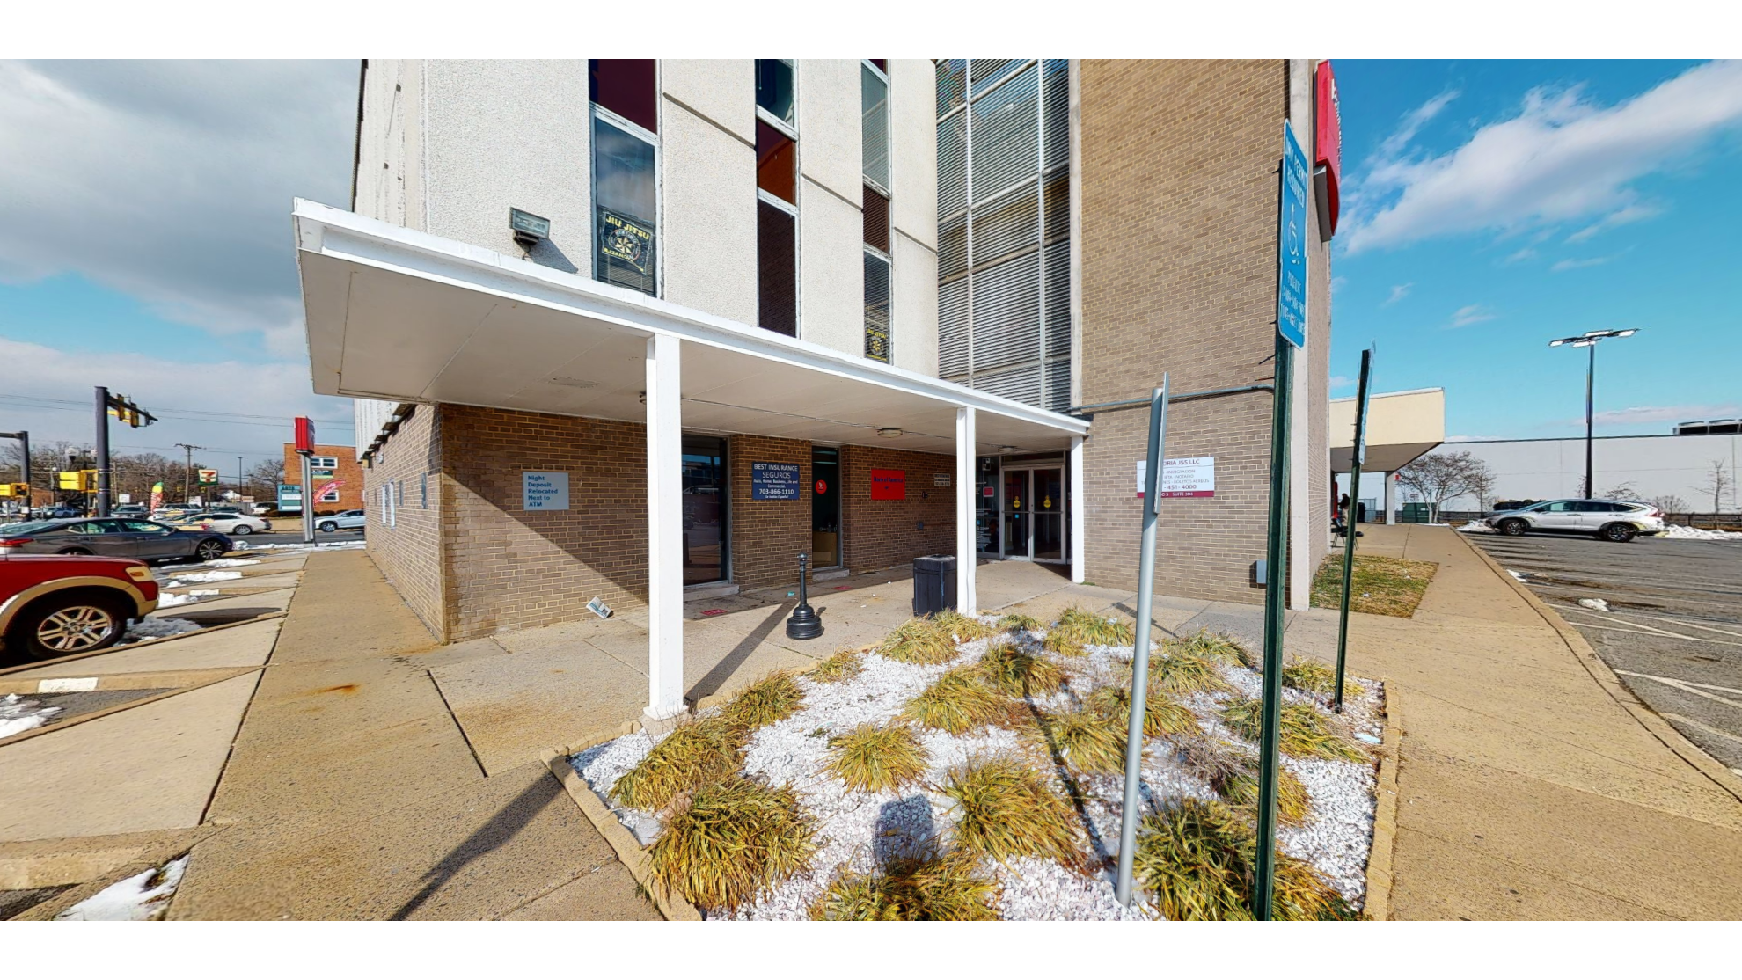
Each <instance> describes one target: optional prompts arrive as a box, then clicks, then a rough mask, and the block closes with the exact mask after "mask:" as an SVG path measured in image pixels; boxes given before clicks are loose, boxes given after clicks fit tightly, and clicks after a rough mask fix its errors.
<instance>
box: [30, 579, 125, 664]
mask: <svg viewBox="0 0 1742 980" xmlns="http://www.w3.org/2000/svg"><path fill="white" fill-rule="evenodd" d="M126 631H127V614H126V613H125V612H124V611H122V609H121V604H120V603H119V602H117V601H116V600H114V599H111V598H108V597H105V596H92V595H89V594H88V593H87V594H84V595H80V594H77V593H73V594H70V595H67V596H64V597H61V596H50V597H49V598H47V599H44V600H41V601H38V602H36V603H33V604H32V605H31V606H30V607H29V608H27V609H26V610H25V611H24V612H23V613H22V614H20V615H19V617H18V619H17V621H16V622H14V623H13V625H12V631H11V636H10V637H9V642H8V644H7V646H8V647H14V648H16V649H18V650H20V651H22V653H23V655H24V659H25V660H26V661H30V660H52V659H54V658H56V657H66V656H70V655H72V654H75V653H90V652H92V651H94V650H102V649H104V648H105V647H112V646H114V645H115V644H116V643H118V642H120V640H121V636H122V634H124V633H125V632H126Z"/></svg>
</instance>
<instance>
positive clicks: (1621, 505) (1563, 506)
mask: <svg viewBox="0 0 1742 980" xmlns="http://www.w3.org/2000/svg"><path fill="white" fill-rule="evenodd" d="M1482 523H1484V524H1486V525H1488V526H1489V527H1491V528H1493V529H1494V530H1496V531H1499V532H1500V533H1501V534H1507V535H1511V536H1513V537H1518V536H1520V535H1523V534H1529V533H1531V532H1542V533H1545V534H1593V535H1596V536H1597V537H1599V538H1602V539H1603V540H1605V541H1617V542H1625V541H1632V540H1633V539H1634V538H1635V537H1637V536H1639V535H1645V536H1647V537H1649V536H1651V535H1654V534H1662V533H1664V531H1666V530H1667V528H1666V527H1665V526H1664V523H1663V511H1661V510H1658V509H1657V508H1656V507H1653V506H1652V505H1650V504H1645V503H1640V502H1639V501H1637V500H1543V501H1539V502H1537V503H1534V504H1531V505H1530V506H1529V507H1521V508H1519V509H1518V510H1503V511H1501V512H1500V513H1498V514H1495V515H1493V516H1492V517H1487V518H1484V519H1483V521H1482Z"/></svg>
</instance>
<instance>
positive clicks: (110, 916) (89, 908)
mask: <svg viewBox="0 0 1742 980" xmlns="http://www.w3.org/2000/svg"><path fill="white" fill-rule="evenodd" d="M187 866H188V859H187V857H186V856H183V857H179V858H176V859H175V860H173V861H171V862H169V863H168V864H166V865H164V866H163V867H161V868H152V869H150V870H148V871H141V872H140V873H138V874H136V875H134V876H133V877H131V878H128V879H126V880H124V881H117V882H116V883H114V884H113V885H110V886H109V887H107V888H105V889H103V890H102V891H100V892H98V893H97V894H95V895H92V896H91V897H90V898H87V899H85V900H84V901H82V902H80V903H78V904H77V905H74V906H72V907H71V908H68V909H67V910H66V911H64V912H62V913H60V914H59V915H57V916H55V917H54V918H55V921H56V922H145V921H148V920H151V919H156V918H159V917H161V916H162V915H163V913H164V912H165V911H166V910H168V908H169V900H170V898H171V897H172V896H173V895H175V889H176V887H177V886H178V885H180V884H181V876H182V873H183V872H184V871H186V870H187Z"/></svg>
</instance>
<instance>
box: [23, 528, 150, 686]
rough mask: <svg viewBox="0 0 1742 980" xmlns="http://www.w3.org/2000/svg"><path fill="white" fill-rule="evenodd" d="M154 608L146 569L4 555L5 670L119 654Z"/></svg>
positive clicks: (116, 561)
mask: <svg viewBox="0 0 1742 980" xmlns="http://www.w3.org/2000/svg"><path fill="white" fill-rule="evenodd" d="M156 608H157V581H156V580H155V579H153V578H152V577H151V569H150V567H149V566H147V565H146V564H145V563H144V562H142V561H134V560H133V559H131V558H98V557H95V556H92V555H0V665H6V664H14V663H28V662H30V661H33V660H49V659H53V658H55V657H65V656H68V655H71V654H75V653H89V652H91V651H92V650H101V649H103V648H104V647H110V646H114V645H115V644H116V643H117V642H119V641H120V639H121V636H122V634H123V633H125V632H126V631H127V623H128V622H129V621H130V620H134V619H141V618H143V617H144V616H145V614H146V613H149V612H151V611H152V610H153V609H156Z"/></svg>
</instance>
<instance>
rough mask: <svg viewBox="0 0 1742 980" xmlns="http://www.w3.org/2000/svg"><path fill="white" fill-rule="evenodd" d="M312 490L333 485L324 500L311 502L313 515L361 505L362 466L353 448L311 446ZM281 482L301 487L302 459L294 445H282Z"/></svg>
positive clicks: (352, 508)
mask: <svg viewBox="0 0 1742 980" xmlns="http://www.w3.org/2000/svg"><path fill="white" fill-rule="evenodd" d="M313 455H314V462H315V467H314V481H315V482H314V488H315V489H316V490H320V489H321V488H322V487H324V486H329V485H333V484H334V481H337V484H336V485H334V486H332V489H331V490H330V491H328V493H327V494H325V495H324V497H323V499H320V500H317V501H315V502H314V512H315V513H316V514H337V513H338V512H339V511H342V510H356V509H357V508H358V507H362V506H363V493H364V489H365V488H364V479H363V467H362V466H361V465H359V463H358V460H357V449H356V447H355V446H316V447H314V454H313ZM284 482H285V483H287V484H290V485H291V486H298V487H300V486H302V457H301V456H298V455H297V454H296V444H295V443H292V442H287V443H285V444H284Z"/></svg>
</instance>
